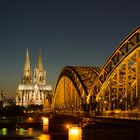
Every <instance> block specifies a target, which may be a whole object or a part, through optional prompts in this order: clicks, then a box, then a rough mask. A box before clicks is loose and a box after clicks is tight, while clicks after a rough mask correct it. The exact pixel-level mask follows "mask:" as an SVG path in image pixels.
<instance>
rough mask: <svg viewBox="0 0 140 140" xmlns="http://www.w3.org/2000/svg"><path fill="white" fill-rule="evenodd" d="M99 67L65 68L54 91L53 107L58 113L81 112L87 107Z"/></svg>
mask: <svg viewBox="0 0 140 140" xmlns="http://www.w3.org/2000/svg"><path fill="white" fill-rule="evenodd" d="M99 70H100V69H99V68H97V67H86V66H84V67H80V66H77V67H72V66H66V67H64V68H63V70H62V72H61V73H60V76H59V78H58V80H57V83H56V87H55V90H54V96H53V104H52V107H53V109H55V110H58V111H61V110H62V111H63V110H65V111H80V110H83V109H82V108H84V107H86V106H85V105H86V100H87V96H88V94H89V91H90V90H91V87H92V85H93V81H94V79H95V78H96V77H97V76H98V74H99Z"/></svg>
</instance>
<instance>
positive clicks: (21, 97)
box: [16, 49, 52, 107]
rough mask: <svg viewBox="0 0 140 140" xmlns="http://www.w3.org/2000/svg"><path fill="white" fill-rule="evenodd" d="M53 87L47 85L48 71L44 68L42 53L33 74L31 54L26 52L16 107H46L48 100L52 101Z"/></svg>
mask: <svg viewBox="0 0 140 140" xmlns="http://www.w3.org/2000/svg"><path fill="white" fill-rule="evenodd" d="M51 93H52V86H51V85H47V84H46V71H45V70H44V68H43V62H42V55H41V51H40V52H39V56H38V64H37V67H36V68H35V69H34V71H33V73H32V70H31V66H30V59H29V52H28V49H27V51H26V57H25V65H24V70H23V73H22V80H21V84H19V85H18V88H17V93H16V105H20V106H25V107H27V106H29V105H32V104H34V105H44V102H45V100H46V99H48V100H49V101H50V100H51V99H50V98H51Z"/></svg>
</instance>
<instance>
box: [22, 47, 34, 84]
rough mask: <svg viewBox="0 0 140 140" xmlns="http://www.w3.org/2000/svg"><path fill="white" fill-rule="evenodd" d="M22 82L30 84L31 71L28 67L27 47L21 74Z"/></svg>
mask: <svg viewBox="0 0 140 140" xmlns="http://www.w3.org/2000/svg"><path fill="white" fill-rule="evenodd" d="M22 84H32V71H31V68H30V59H29V52H28V49H27V50H26V57H25V65H24V70H23V74H22Z"/></svg>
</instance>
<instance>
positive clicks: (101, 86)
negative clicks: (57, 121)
mask: <svg viewBox="0 0 140 140" xmlns="http://www.w3.org/2000/svg"><path fill="white" fill-rule="evenodd" d="M53 99H54V100H53V108H55V109H57V110H71V111H74V110H75V111H78V110H82V107H83V105H85V107H87V106H91V105H95V106H96V107H95V110H98V111H111V110H140V27H138V28H136V29H134V30H133V31H132V32H131V33H130V34H129V35H128V36H127V37H126V39H124V40H123V41H122V43H121V44H120V45H119V46H117V48H116V49H115V50H114V52H113V53H112V55H111V56H110V57H109V58H108V60H107V61H106V63H105V64H104V65H103V67H101V68H97V67H72V66H66V67H64V69H63V70H62V72H61V74H60V76H59V78H58V81H57V84H56V87H55V90H54V98H53ZM95 103H96V104H95ZM90 109H91V107H90Z"/></svg>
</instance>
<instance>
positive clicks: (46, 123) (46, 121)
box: [42, 117, 49, 132]
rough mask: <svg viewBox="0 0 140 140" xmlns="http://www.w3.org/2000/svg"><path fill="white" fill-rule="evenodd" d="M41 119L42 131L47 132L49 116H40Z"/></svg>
mask: <svg viewBox="0 0 140 140" xmlns="http://www.w3.org/2000/svg"><path fill="white" fill-rule="evenodd" d="M42 119H43V131H44V132H48V129H49V118H47V117H42Z"/></svg>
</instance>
